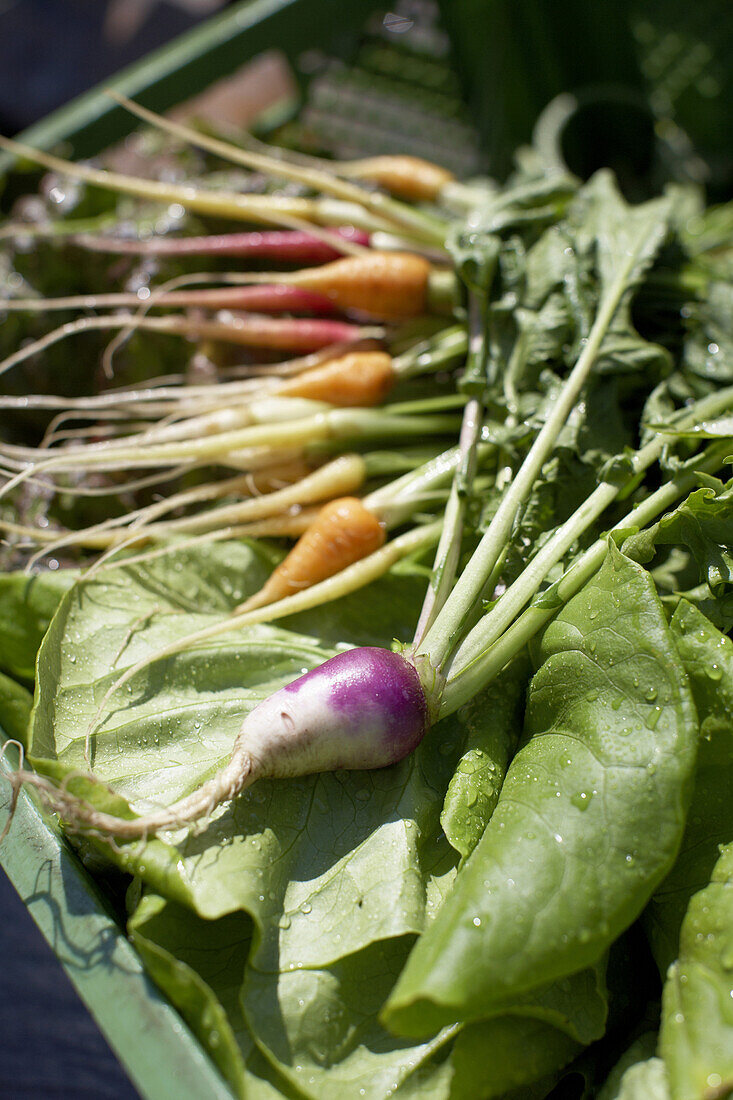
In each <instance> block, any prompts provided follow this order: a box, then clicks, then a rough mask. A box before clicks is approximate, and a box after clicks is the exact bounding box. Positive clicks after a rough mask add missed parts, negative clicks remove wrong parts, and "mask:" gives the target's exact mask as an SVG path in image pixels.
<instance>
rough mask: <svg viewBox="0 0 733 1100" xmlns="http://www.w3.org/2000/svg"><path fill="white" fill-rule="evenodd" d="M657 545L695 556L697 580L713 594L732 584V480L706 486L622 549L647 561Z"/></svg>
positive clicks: (638, 559) (697, 490)
mask: <svg viewBox="0 0 733 1100" xmlns="http://www.w3.org/2000/svg"><path fill="white" fill-rule="evenodd" d="M660 546H683V547H684V548H685V549H686V550H688V551H689V552H690V553H691V554H692V555H693V557H694V559H695V562H696V564H697V567H698V570H699V575H700V580H701V581H703V582H705V583H707V584H708V586H709V587H710V590H711V591H712V592H713V594H715V595H720V594H722V592H723V589H724V586H725V585H726V584H730V583H731V582H733V556H732V554H731V547H733V481H731V482H728V483H727V484H726V485H723V484H722V482H717V483H713V484H710V485H706V486H705V487H704V488H701V489H696V490H695V491H694V492H692V493H690V495H689V496H688V497H687V499H686V500H684V501H683V502H682V504H680V505H679V506H678V507H677V508H675V509H674V510H673V511H671V512H668V513H667V514H666V515H664V516H662V518H661V519H660V520H659V521H658V522H657V523H655V524H653V525H652V526H651V527H649V528H648V529H647V530H645V531H642V532H640V533H639V534H638V535H632V536H631V538H630V539H629V540H628V544H625V546H624V549H627V550H628V552H629V553H631V554H632V555H633V557H634V558H635V560H636V561H642V562H648V561H650V560H651V559H652V558H653V557H654V554H655V553H656V550H657V548H658V547H660Z"/></svg>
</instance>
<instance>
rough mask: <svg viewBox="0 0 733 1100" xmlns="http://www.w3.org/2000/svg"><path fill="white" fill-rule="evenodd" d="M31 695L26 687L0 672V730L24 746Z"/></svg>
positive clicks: (31, 702)
mask: <svg viewBox="0 0 733 1100" xmlns="http://www.w3.org/2000/svg"><path fill="white" fill-rule="evenodd" d="M32 705H33V696H32V695H31V693H30V692H29V691H28V688H25V687H23V685H22V684H19V683H17V681H15V680H13V679H11V677H10V676H6V675H5V674H4V673H3V672H0V730H2V731H4V732H5V733H6V734H8V736H9V737H13V738H15V740H16V741H20V743H21V744H22V745H23V746H24V747H27V746H26V735H27V733H28V722H29V720H30V716H31V707H32Z"/></svg>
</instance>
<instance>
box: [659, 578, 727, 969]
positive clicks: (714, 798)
mask: <svg viewBox="0 0 733 1100" xmlns="http://www.w3.org/2000/svg"><path fill="white" fill-rule="evenodd" d="M671 628H672V633H673V635H674V637H675V640H676V642H677V648H678V650H679V653H680V656H681V658H682V660H683V662H684V665H685V669H686V670H687V674H688V676H689V679H690V684H691V687H692V693H693V696H694V699H695V705H696V707H697V712H698V716H699V719H700V735H701V736H700V748H699V752H698V758H697V768H696V770H695V787H694V791H693V795H692V801H691V804H690V813H689V816H688V819H687V827H686V829H685V833H684V836H683V838H682V846H681V848H680V853H679V855H678V856H677V859H676V861H675V864H674V867H673V868H672V870H671V871H670V873H669V874H668V875H667V877H666V879H665V880H664V882H663V883H662V884H661V885H660V887H659V889H658V890H657V891H656V893H655V894H654V897H653V898H652V899H651V901H650V902H649V905H648V906H647V908H646V910H645V912H644V922H645V925H646V929H647V932H648V935H649V939H650V942H651V945H652V950H653V952H654V956H655V958H656V961H657V965H658V966H659V971H660V973H661V974H662V976H664V975H665V974H666V972H667V968H668V967H669V965H670V963H672V962H673V961H674V959H675V958H676V957H677V952H678V949H679V946H678V945H679V932H680V927H681V925H682V920H683V917H684V915H685V912H686V910H687V905H688V903H689V900H690V898H691V897H692V895H693V894H694V893H695V892H696V891H698V890H701V889H703V887H704V886H706V885H707V883H708V882H709V881H710V875H711V873H712V869H713V867H714V865H715V861H716V860H717V858H718V852H719V847H720V845H721V844H726V843H729V842H730V841H731V840H733V643H732V642H731V640H730V638H728V637H726V635H725V634H721V633H720V632H719V631H718V630H716V629H715V627H714V626H713V625H712V624H711V623H710V621H709V620H708V619H706V617H705V616H704V615H703V614H702V613H701V612H700V611H698V610H697V608H695V607H693V606H692V605H691V604H689V603H687V602H686V601H684V600H682V601H680V603H679V604H678V606H677V609H676V610H675V613H674V615H673V616H672V622H671Z"/></svg>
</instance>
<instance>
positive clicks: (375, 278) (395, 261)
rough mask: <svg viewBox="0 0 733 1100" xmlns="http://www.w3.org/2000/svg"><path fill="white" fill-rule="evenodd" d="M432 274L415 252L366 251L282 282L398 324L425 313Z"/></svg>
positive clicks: (300, 273)
mask: <svg viewBox="0 0 733 1100" xmlns="http://www.w3.org/2000/svg"><path fill="white" fill-rule="evenodd" d="M431 272H432V265H431V264H430V263H429V262H428V260H426V259H425V258H424V257H423V256H416V255H414V254H413V253H412V252H366V253H364V254H363V255H361V256H346V257H345V258H344V259H343V260H334V261H333V262H332V263H330V264H324V265H323V266H322V267H314V268H304V269H303V270H302V271H294V272H293V273H292V274H289V275H286V276H282V277H281V281H282V282H288V283H291V284H294V285H296V286H303V287H306V288H307V289H308V290H315V291H317V292H318V293H320V294H324V295H325V296H326V297H327V298H330V299H331V301H332V302H333V303H334V305H336V306H338V308H339V309H342V310H344V309H354V310H358V311H359V312H360V313H367V314H369V315H370V316H372V317H378V318H380V319H382V320H385V321H397V320H402V319H404V318H407V317H417V316H419V315H420V314H421V313H424V312H425V311H426V309H427V307H428V291H429V279H430V274H431Z"/></svg>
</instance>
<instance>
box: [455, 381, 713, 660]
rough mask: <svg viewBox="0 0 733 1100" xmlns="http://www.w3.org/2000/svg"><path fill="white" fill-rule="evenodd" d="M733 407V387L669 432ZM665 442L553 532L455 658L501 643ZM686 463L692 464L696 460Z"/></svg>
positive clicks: (679, 419)
mask: <svg viewBox="0 0 733 1100" xmlns="http://www.w3.org/2000/svg"><path fill="white" fill-rule="evenodd" d="M731 402H733V387H730V386H729V387H727V388H726V389H724V390H721V391H719V392H718V393H714V394H710V395H709V396H708V397H706V398H702V399H701V400H700V401H697V402H696V403H695V404H694V405H692V406H690V407H689V408H686V409H683V410H681V411H680V413H678V415H677V416H676V417H675V418H674V419H673V420H672V422H671V425H670V426H671V427H675V428H677V429H678V430H684V429H685V428H686V427H687V426H688V425H690V424H694V423H695V422H697V421H699V420H700V419H702V418H704V417H706V416H713V415H715V414H716V413H719V412H722V411H724V410H726V409H728V408H730V406H731ZM668 442H669V439H668V437H666V436H664V435H659V436H657V437H656V438H655V439H653V440H651V442H649V443H647V445H646V446H645V447H642V448H641V450H639V451H637V452H636V454H635V455H634V456H633V457H632V458H631V459H630V465H631V473H630V476H629V478H628V479H627V484H626V485H625V486H623V487H620V486H619V485H617V484H615V483H614V482H611V481H602V482H601V483H600V484H599V485H597V486H596V488H595V489H594V490H593V492H592V493H591V494H590V496H589V497H588V498H587V499H586V500H585V501H583V503H582V504H581V506H580V507H579V508H578V509H576V511H575V512H574V513H573V515H572V516H570V518H569V519H567V520H566V521H565V523H563V524H561V525H560V526H559V527H558V528H557V529H556V530H555V532H554V534H553V535H552V536H551V537H550V538H549V539H548V540H547V542H546V543H545V544H544V546H543V547H542V548H541V549H540V550H539V551H538V553H537V554H536V555H535V556H534V557H533V558H532V560H531V561H530V562H529V564H528V565H527V566H526V568H525V569H524V570H523V571H522V573H521V574H520V576H519V577H517V579H516V580H515V581H514V583H513V584H511V585H510V586H509V588H507V590H506V592H504V593H503V595H502V596H501V598H500V599H499V601H498V603H497V604H496V605H495V606H494V607H493V608H492V609H491V610H490V611H489V612H488V613H487V614H486V615H484V616H483V617H482V618H481V619H480V621H479V622H478V623H477V624H476V626H475V627H474V628H473V629H472V630H471V631H470V632H469V633H468V634H467V636H466V637H465V639H464V640H463V641H462V642H461V645H460V649H459V652H460V653H462V654H463V658H462V659H463V660H464V661H466V662H468V661H470V660H471V659H472V657H473V656H475V655H477V654H478V653H481V652H483V651H484V650H486V649H488V648H489V647H490V646H491V645H492V644H493V643H494V642H495V641H496V640H497V639H498V638H499V636H500V635H501V634H502V633H503V631H504V630H506V628H507V627H508V626H509V625H510V624H511V623H512V621H513V620H514V619H515V618H516V616H517V615H518V614H519V612H520V611H521V610H522V608H523V607H524V606H525V604H526V603H528V602H529V600H530V599H531V598H532V596H534V594H535V592H536V591H537V589H538V588H539V586H540V585H541V583H542V581H543V580H544V579H545V577H546V576H547V574H548V573H549V571H550V570H551V569H552V568H553V566H554V565H556V564H557V563H558V562H559V561H560V560H561V559H562V558H563V557H564V556H565V554H566V553H567V551H568V550H569V549H570V547H571V546H572V545H573V543H574V542H575V541H576V539H578V538H579V537H580V536H581V535H582V534H583V533H584V532H585V531H587V530H588V528H589V527H590V525H591V524H592V523H593V522H595V520H596V519H598V517H599V516H600V515H601V514H602V513H603V512H604V511H605V509H606V508H607V507H608V506H609V504H611V503H612V502H613V501H614V500H616V499H619V498H623V497H624V496H625V495H626V489H627V487H628V485H629V484H632V485H635V484H636V483H637V481H638V478H639V476H640V475H642V474H643V473H644V471H646V470H647V469H648V468H649V467H650V466H651V465H652V463H654V462H656V461H657V459H658V458H659V457H660V455H661V454H662V451H663V450H664V448H665V447H666V446H667V444H668ZM689 461H690V462H692V463H694V462H695V458H694V457H693V458H692V459H690V460H689Z"/></svg>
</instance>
